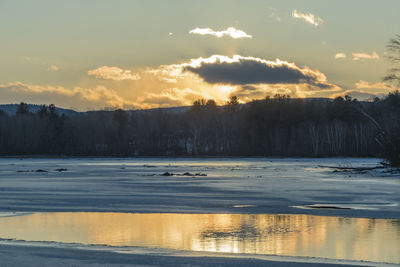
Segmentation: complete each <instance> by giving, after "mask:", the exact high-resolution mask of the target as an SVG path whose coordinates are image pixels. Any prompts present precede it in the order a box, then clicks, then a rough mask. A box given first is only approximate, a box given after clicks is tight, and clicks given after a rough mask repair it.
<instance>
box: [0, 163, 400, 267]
mask: <svg viewBox="0 0 400 267" xmlns="http://www.w3.org/2000/svg"><path fill="white" fill-rule="evenodd" d="M378 165H379V159H359V158H325V159H307V158H295V159H293V158H292V159H269V158H268V159H267V158H239V159H214V158H203V159H197V158H181V159H180V158H178V159H177V158H138V159H118V158H104V159H103V158H82V159H79V158H73V159H0V194H1V198H0V229H1V230H0V240H1V242H0V243H1V244H0V257H1V256H2V255H13V253H14V254H21V253H25V252H23V251H25V250H24V249H22V248H21V246H19V245H17V246H14V245H15V244H14V243H13V242H12V241H10V242H11V244H9V241H7V240H6V239H7V238H11V239H18V240H31V241H40V242H39V243H40V244H47V243H46V242H45V241H57V242H61V243H60V244H63V242H67V243H68V242H73V243H82V244H108V245H118V246H122V247H124V246H132V245H133V246H139V247H142V246H143V247H146V246H149V247H160V248H165V249H173V250H176V251H185V250H190V251H202V252H210V251H213V250H214V251H215V252H220V253H222V252H227V253H236V252H237V253H245V255H250V254H251V255H253V254H254V255H259V254H262V255H266V254H268V255H269V254H272V255H284V256H285V255H290V256H300V257H303V256H312V257H322V258H334V259H352V260H356V261H358V260H367V261H373V262H376V261H380V262H391V263H399V259H398V256H397V258H396V257H394V256H393V255H397V254H398V253H393V250H392V249H395V251H396V250H397V251H398V249H399V248H398V245H399V243H400V240H399V219H400V172H399V171H398V170H393V169H375V170H367V169H368V168H371V167H375V166H378ZM329 166H331V167H334V166H336V167H362V168H367V169H365V170H361V171H342V170H335V169H334V168H330V167H329ZM82 212H83V213H82ZM87 212H90V213H87ZM96 212H100V213H96ZM121 213H122V214H121ZM123 213H125V214H123ZM160 213H163V214H160ZM172 213H174V214H172ZM175 213H177V214H175ZM85 214H86V215H85ZM110 214H114V215H113V216H122V217H124V216H125V217H124V218H131V217H129V216H139V217H140V218H139V217H137V218H136V219H135V220H134V221H135V222H136V224H135V227H134V228H137V227H144V226H143V225H145V226H146V227H153V226H154V227H153V228H154V229H153V230H152V232H155V234H154V235H153V236H152V235H145V236H146V238H149V239H146V238H145V239H143V238H142V239H140V238H139V240H141V241H140V242H139V243H132V242H131V241H129V238H127V237H126V236H130V237H132V238H134V240H138V239H137V238H136V237H137V236H135V235H138V234H139V232H135V231H133V228H132V227H131V226H129V224H127V223H124V222H126V221H127V220H126V219H121V218H122V217H119V219H115V218H114V219H110V218H111V217H109V216H110ZM146 214H147V215H146ZM276 214H281V215H279V216H277V215H276ZM282 214H285V215H282ZM290 214H293V216H290ZM296 214H297V215H296ZM301 214H302V215H301ZM307 215H313V216H307ZM91 216H94V217H91ZM96 216H103V217H104V218H103V219H99V218H98V217H96ZM146 216H148V217H146ZM152 216H153V217H152ZM170 216H172V217H170ZM105 217H107V218H105ZM178 217H179V219H176V218H178ZM143 218H147V219H146V220H144V219H143ZM221 218H224V219H221ZM278 218H279V219H278ZM129 221H130V222H131V221H132V220H131V219H129ZM143 221H146V223H143ZM193 221H195V223H193ZM7 222H9V223H8V224H7ZM98 222H103V223H106V222H108V223H112V222H114V223H118V224H119V226H120V227H114V226H110V225H109V226H110V227H106V228H107V229H112V231H117V232H110V234H111V235H106V234H105V233H107V232H108V230H107V231H103V234H100V235H99V234H98V232H96V233H97V234H96V233H93V232H91V230H92V231H95V230H96V229H97V230H96V231H98V230H99V228H101V227H100V226H96V225H97V224H96V223H98ZM149 222H151V223H149ZM157 222H158V223H157ZM57 223H61V226H60V225H58V226H57ZM178 223H182V224H184V225H186V226H181V227H177V226H176V225H177V224H178ZM224 223H225V224H224ZM18 225H20V226H21V225H25V228H24V229H27V230H29V231H30V232H29V231H28V232H26V231H25V230H24V231H25V232H24V231H20V232H18V230H16V229H17V228H15V227H18ZM35 225H36V226H35ZM84 225H86V226H84ZM89 225H91V226H90V227H89ZM105 225H108V224H105ZM187 225H191V226H190V227H189V226H187ZM43 226H46V228H44V230H46V229H49V231H41V230H40V229H41V228H40V227H43ZM224 226H226V227H225V228H223V229H221V228H218V227H224ZM35 227H36V228H35ZM51 227H55V228H57V227H67V228H68V229H72V230H71V231H72V232H74V233H75V234H64V236H57V235H51V236H49V234H50V233H51V232H50V229H51ZM85 227H86V228H85ZM21 229H22V228H21ZM32 229H35V230H33V231H31V230H32ZM85 229H86V230H85ZM90 229H91V230H90ZM123 229H125V230H123ZM126 229H128V230H126ZM156 229H159V231H163V232H162V233H161V232H158V233H157V232H156ZM121 231H122V232H121ZM132 231H133V232H132ZM63 232H64V231H61V232H58V233H59V234H61V235H63V234H62V233H63ZM67 232H68V231H67ZM140 232H143V233H146V231H145V230H142V231H140ZM171 232H173V233H175V234H178V236H181V237H182V238H183V240H187V242H184V243H183V244H180V243H179V242H178V243H177V242H175V241H174V242H171V240H172V239H169V240H170V241H165V240H168V238H167V237H168V236H169V235H170V234H168V233H171ZM32 233H33V234H35V233H36V236H35V237H33V236H30V234H32ZM76 233H81V235H79V234H76ZM46 234H47V235H46ZM157 235H158V236H162V237H163V238H158V237H157ZM96 236H97V237H99V236H101V237H102V238H105V239H104V240H97V239H96V238H95V237H96ZM110 236H112V238H110ZM30 237H31V238H30ZM65 237H68V238H72V237H79V238H83V240H82V239H79V240H78V239H76V240H75V239H74V240H66V239H65ZM85 238H86V239H85ZM121 238H122V239H121ZM124 238H127V239H126V240H125V239H124ZM165 238H167V239H165ZM257 238H258V239H257ZM93 240H97V241H96V242H94V241H93ZM123 240H125V241H126V242H128V243H126V244H124V243H123ZM163 240H164V241H165V242H166V243H165V242H164V241H163ZM283 240H284V241H285V242H283ZM372 240H373V241H372ZM125 241H124V242H125ZM239 241H240V242H239ZM386 241H387V242H389V243H390V242H391V243H390V244H391V245H390V249H389V247H388V246H389V245H388V243H387V242H386ZM112 242H116V243H115V244H114V243H112ZM135 242H136V241H135ZM146 242H148V243H146ZM266 242H267V243H266ZM268 242H269V243H268ZM271 242H272V243H271ZM279 242H283V243H279ZM175 243H177V244H178V245H174V246H173V245H168V244H175ZM50 244H51V243H50ZM179 244H180V245H179ZM266 244H268V245H266ZM271 244H272V245H271ZM282 244H284V245H282ZM47 245H48V244H47ZM33 246H34V247H35V249H34V248H33ZM33 246H31V250H30V251H32V253H31V254H29V253H28V254H27V253H25V254H24V255H25V256H24V257H26V260H29V259H31V260H32V262H33V263H37V266H45V265H42V264H43V262H40V260H39V261H38V260H37V259H36V258H37V257H38V255H45V254H46V255H48V256H46V259H45V262H47V263H48V264H50V262H51V261H50V260H49V257H50V256H51V255H53V254H54V253H55V254H57V255H58V256H56V258H58V259H60V258H63V259H65V260H64V264H65V266H70V265H71V264H73V263H72V262H71V261H69V260H67V258H68V257H69V256H68V257H67V256H66V255H67V254H68V255H70V256H71V257H72V255H73V257H76V259H75V258H74V260H76V261H77V262H78V263H79V265H81V264H83V262H82V261H81V260H82V259H83V258H93V257H94V256H93V255H94V254H93V253H94V252H90V253H89V250H88V249H87V248H86V249H85V251H86V252H85V253H84V254H82V253H81V252H76V251H69V250H67V249H62V250H57V249H51V250H50V249H48V250H46V251H42V252H40V253H41V254H36V253H34V252H33V251H36V250H38V251H39V250H40V248H38V247H37V244H36V243H35V244H34V245H33ZM49 246H52V245H49ZM385 252H386V253H385ZM2 253H3V254H2ZM146 253H148V252H146V251H143V252H142V253H141V254H140V255H142V256H138V254H136V256H135V257H136V258H135V259H136V260H139V259H138V257H140V262H150V263H151V262H152V260H155V261H156V263H154V261H153V263H154V264H155V265H163V263H164V262H165V261H172V262H182V261H184V262H185V264H186V261H185V260H184V259H183V258H184V257H183V258H182V257H180V256H179V257H176V258H171V257H169V258H168V257H163V256H162V255H164V254H165V252H162V253H161V254H162V255H160V254H158V256H157V257H156V256H154V257H156V258H152V257H151V256H150V255H149V254H146ZM163 253H164V254H163ZM246 253H249V254H246ZM96 255H97V254H96ZM43 257H44V256H43ZM98 257H99V256H96V258H98ZM124 257H125V256H124ZM143 257H144V258H143ZM185 257H186V256H185ZM229 257H231V256H229ZM246 257H248V256H246ZM167 258H168V259H167ZM18 259H19V258H18V257H11V256H9V257H8V256H5V257H3V258H2V260H8V263H9V264H8V265H7V266H19V265H20V264H21V262H18ZM161 259H162V260H161ZM208 259H210V260H211V259H212V262H214V263H215V264H217V262H218V264H222V265H224V264H225V263H226V266H229V265H230V263H232V264H235V263H236V264H239V265H243V264H244V265H246V260H244V259H242V260H240V261H239V260H238V261H236V260H232V259H231V260H228V259H225V260H222V261H219V260H218V259H214V258H208ZM253 259H254V262H252V264H255V265H257V264H261V265H262V262H261V263H260V262H258V263H257V262H256V261H255V260H256V259H255V258H253ZM42 260H43V259H42ZM125 260H126V258H123V257H122V256H116V255H114V254H113V255H109V256H107V257H103V258H102V261H101V262H100V263H101V264H103V263H104V262H106V263H113V264H114V263H115V262H117V263H121V262H125ZM186 260H187V261H188V263H189V264H190V263H193V262H197V261H199V262H200V263H201V262H203V261H202V260H201V259H197V258H190V259H189V258H186ZM110 261H111V262H110ZM157 261H159V262H158V263H157ZM56 262H57V264H62V262H61V261H60V260H59V261H56ZM279 262H280V266H289V265H285V264H283V263H282V262H281V260H279ZM306 262H310V259H308V260H306ZM96 263H99V262H96ZM209 263H210V262H209ZM274 263H275V265H277V262H275V261H274ZM281 263H282V264H281ZM297 263H298V260H297ZM325 263H326V262H325ZM325 263H324V264H325ZM356 263H357V262H356ZM247 264H249V263H247ZM335 264H337V263H336V262H334V263H333V265H335ZM339 264H343V263H339ZM344 264H349V263H347V262H346V263H344ZM353 264H354V263H353ZM365 264H366V262H363V264H362V265H365ZM374 264H375V263H374ZM374 264H373V265H374ZM150 265H151V264H150ZM333 265H332V266H333ZM32 266H36V265H32ZM49 266H51V265H49ZM87 266H90V264H89V265H87ZM120 266H125V265H120Z"/></svg>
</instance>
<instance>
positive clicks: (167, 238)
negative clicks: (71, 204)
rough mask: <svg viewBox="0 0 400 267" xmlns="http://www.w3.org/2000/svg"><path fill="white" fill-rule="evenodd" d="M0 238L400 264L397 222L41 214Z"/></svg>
mask: <svg viewBox="0 0 400 267" xmlns="http://www.w3.org/2000/svg"><path fill="white" fill-rule="evenodd" d="M0 237H1V238H13V239H19V240H29V241H56V242H67V243H82V244H105V245H110V246H143V247H160V248H168V249H178V250H192V251H207V252H229V253H250V254H271V255H290V256H310V257H323V258H336V259H347V260H365V261H375V262H391V263H400V253H398V252H399V251H400V220H387V219H365V218H341V217H324V216H310V215H273V214H137V213H83V212H65V213H64V212H63V213H58V212H56V213H36V214H31V215H25V216H17V217H7V218H0Z"/></svg>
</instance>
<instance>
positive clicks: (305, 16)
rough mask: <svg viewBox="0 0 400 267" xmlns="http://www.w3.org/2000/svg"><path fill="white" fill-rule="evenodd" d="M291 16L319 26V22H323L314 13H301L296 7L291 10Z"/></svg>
mask: <svg viewBox="0 0 400 267" xmlns="http://www.w3.org/2000/svg"><path fill="white" fill-rule="evenodd" d="M292 17H293V18H296V19H302V20H304V21H305V22H307V23H310V24H312V25H314V26H319V25H320V24H322V23H323V22H324V21H323V20H322V19H321V18H320V17H318V16H316V15H314V14H311V13H308V14H306V13H301V12H299V11H297V10H296V9H294V10H293V11H292Z"/></svg>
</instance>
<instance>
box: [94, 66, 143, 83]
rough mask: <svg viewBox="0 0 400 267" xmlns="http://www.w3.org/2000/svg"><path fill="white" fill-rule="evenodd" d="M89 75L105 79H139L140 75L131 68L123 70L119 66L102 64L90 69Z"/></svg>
mask: <svg viewBox="0 0 400 267" xmlns="http://www.w3.org/2000/svg"><path fill="white" fill-rule="evenodd" d="M87 74H88V75H92V76H95V77H96V78H101V79H104V80H114V81H123V80H139V79H140V76H139V75H138V74H136V73H132V71H130V70H123V69H120V68H118V67H109V66H102V67H99V68H97V69H94V70H89V71H88V72H87Z"/></svg>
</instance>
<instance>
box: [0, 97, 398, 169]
mask: <svg viewBox="0 0 400 267" xmlns="http://www.w3.org/2000/svg"><path fill="white" fill-rule="evenodd" d="M0 155H1V156H19V155H46V156H128V157H134V156H263V157H272V156H274V157H276V156H278V157H288V156H300V157H332V156H338V157H347V156H352V157H353V156H356V157H383V158H386V159H387V161H388V162H389V163H391V164H393V165H399V164H400V93H399V92H398V91H395V92H392V93H390V94H388V95H387V96H386V97H384V98H381V99H380V98H375V99H374V100H371V101H358V100H357V99H352V98H351V97H349V96H345V97H338V98H336V99H312V98H310V99H307V98H306V99H298V98H296V99H292V98H290V97H288V96H285V95H276V96H274V97H266V98H265V99H263V100H254V101H252V102H250V103H247V104H239V101H238V98H237V97H235V96H233V97H231V98H230V100H229V101H228V102H227V103H226V105H223V106H218V105H216V103H215V101H214V100H205V99H200V100H198V101H195V102H194V103H193V105H192V106H191V107H189V108H188V109H186V110H183V111H181V112H169V111H168V110H163V109H158V110H133V111H124V110H121V109H117V110H114V111H109V110H107V111H106V110H104V111H92V112H80V113H79V112H77V113H73V114H68V115H66V114H62V115H60V114H59V113H58V112H57V110H56V107H55V106H54V105H48V106H46V105H43V106H41V108H40V109H38V111H36V112H35V113H33V112H31V111H30V110H29V105H28V104H26V103H20V104H19V106H18V109H17V112H16V113H15V114H12V115H9V114H7V113H5V112H2V111H0Z"/></svg>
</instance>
